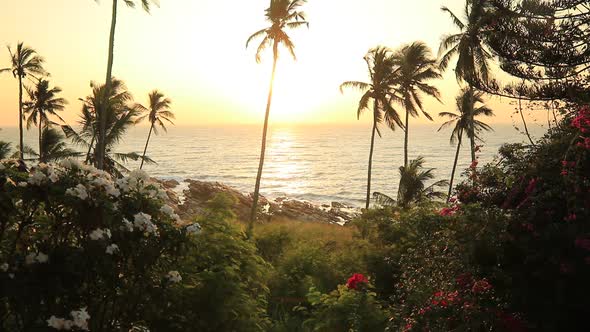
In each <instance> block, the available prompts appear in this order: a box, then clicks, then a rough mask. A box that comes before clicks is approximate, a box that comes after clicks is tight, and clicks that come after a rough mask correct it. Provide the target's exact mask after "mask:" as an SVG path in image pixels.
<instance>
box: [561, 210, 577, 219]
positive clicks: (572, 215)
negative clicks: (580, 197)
mask: <svg viewBox="0 0 590 332" xmlns="http://www.w3.org/2000/svg"><path fill="white" fill-rule="evenodd" d="M576 219H578V216H577V215H576V214H575V213H573V212H572V213H570V214H568V215H567V216H566V217H564V218H563V220H565V221H574V220H576Z"/></svg>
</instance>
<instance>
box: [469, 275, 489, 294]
mask: <svg viewBox="0 0 590 332" xmlns="http://www.w3.org/2000/svg"><path fill="white" fill-rule="evenodd" d="M490 289H492V285H490V283H489V282H488V281H487V279H485V278H484V279H481V280H479V281H476V282H475V283H474V284H473V287H472V288H471V291H472V292H474V293H484V292H487V291H488V290H490Z"/></svg>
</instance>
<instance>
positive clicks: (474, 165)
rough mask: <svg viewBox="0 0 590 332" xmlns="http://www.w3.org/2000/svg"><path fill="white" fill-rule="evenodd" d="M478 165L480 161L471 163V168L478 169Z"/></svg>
mask: <svg viewBox="0 0 590 332" xmlns="http://www.w3.org/2000/svg"><path fill="white" fill-rule="evenodd" d="M477 164H478V161H477V160H474V161H472V162H471V165H470V166H469V167H471V168H476V167H477Z"/></svg>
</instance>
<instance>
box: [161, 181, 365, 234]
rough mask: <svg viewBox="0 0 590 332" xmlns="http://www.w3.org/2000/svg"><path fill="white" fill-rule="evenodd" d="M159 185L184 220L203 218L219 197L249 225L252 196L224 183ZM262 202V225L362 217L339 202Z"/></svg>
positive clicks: (285, 199)
mask: <svg viewBox="0 0 590 332" xmlns="http://www.w3.org/2000/svg"><path fill="white" fill-rule="evenodd" d="M158 182H159V183H160V184H161V185H162V186H163V187H164V188H166V189H167V190H168V192H169V196H170V198H171V200H172V202H173V205H175V210H177V213H178V215H179V216H180V217H181V218H182V219H183V220H190V219H192V218H194V216H197V215H200V214H203V212H204V209H205V207H206V204H207V201H209V200H210V199H212V198H213V197H214V196H215V195H217V194H220V193H224V194H228V195H231V196H233V197H234V198H235V201H236V203H235V204H234V206H233V207H232V210H233V212H234V213H235V214H236V216H237V219H238V220H240V221H247V220H248V218H249V216H250V209H251V207H252V197H251V195H246V194H243V193H241V192H239V191H238V190H236V189H235V188H232V187H230V186H228V185H225V184H223V183H220V182H205V181H197V180H191V179H187V180H185V181H183V182H178V181H176V180H158ZM259 201H260V203H259V205H260V206H261V207H262V210H263V211H262V212H261V213H262V215H261V216H260V217H259V220H261V221H273V220H295V221H305V222H321V223H330V224H338V225H345V224H346V223H348V222H350V221H352V220H353V219H354V218H356V217H357V216H358V215H359V214H360V209H358V208H357V207H353V206H350V205H346V204H343V203H339V202H332V203H331V204H322V205H318V204H313V203H311V202H307V201H302V200H297V199H292V198H288V197H278V198H276V199H267V198H266V197H264V196H260V200H259Z"/></svg>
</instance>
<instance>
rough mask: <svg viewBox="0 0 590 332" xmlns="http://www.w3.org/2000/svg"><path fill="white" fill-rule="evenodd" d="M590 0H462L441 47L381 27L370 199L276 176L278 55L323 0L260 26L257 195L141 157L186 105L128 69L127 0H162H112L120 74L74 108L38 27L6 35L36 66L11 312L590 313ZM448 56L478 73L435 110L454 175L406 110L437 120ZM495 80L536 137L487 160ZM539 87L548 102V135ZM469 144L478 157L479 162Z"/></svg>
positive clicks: (527, 319)
mask: <svg viewBox="0 0 590 332" xmlns="http://www.w3.org/2000/svg"><path fill="white" fill-rule="evenodd" d="M586 2H587V1H580V0H546V1H545V0H464V3H465V7H464V13H462V14H463V15H456V13H454V12H453V11H451V10H450V9H448V8H447V7H442V8H441V11H442V13H444V14H445V15H448V16H449V18H450V20H451V22H452V23H453V25H454V28H455V30H454V31H453V32H452V33H451V34H449V35H445V36H443V38H442V41H441V44H440V47H439V52H438V53H437V54H436V55H435V53H434V52H433V51H432V50H431V49H430V48H429V47H428V46H427V45H426V44H424V43H423V42H420V41H416V42H413V43H409V44H406V45H400V46H399V47H397V48H389V47H387V46H383V45H377V46H375V47H373V48H371V49H370V50H369V51H368V52H367V54H366V56H365V57H364V58H363V60H364V62H365V63H366V65H367V66H366V69H367V72H366V74H367V78H366V80H365V81H346V82H344V83H342V84H341V86H340V88H341V91H343V90H345V89H356V90H358V91H360V94H359V97H360V98H359V100H358V104H357V105H356V106H357V107H356V113H357V118H360V115H361V114H362V113H364V112H366V113H369V114H371V115H372V117H371V120H372V121H371V128H372V129H371V131H370V132H367V134H366V140H367V151H366V152H367V157H368V159H367V178H366V180H367V181H366V195H365V200H364V201H363V202H364V204H365V207H364V208H362V209H360V210H358V209H355V208H352V207H350V206H346V205H343V204H341V203H337V202H333V203H331V204H329V205H320V206H316V205H313V204H311V203H309V202H304V201H299V200H293V199H289V198H277V199H274V200H270V201H269V200H267V199H266V198H264V197H263V196H261V195H260V192H261V183H262V182H261V179H262V177H263V176H264V174H265V173H264V160H265V157H266V143H267V137H266V136H267V132H268V128H269V127H270V126H272V121H270V120H269V119H271V117H270V114H271V102H272V96H273V82H274V77H275V69H276V65H277V62H278V61H279V60H281V59H282V58H284V55H285V54H284V53H286V54H287V55H291V56H292V57H293V58H294V57H295V51H294V49H295V44H294V41H293V40H291V38H290V36H289V35H288V34H287V32H288V31H290V29H292V28H298V27H304V26H308V21H307V19H306V15H305V13H304V12H302V11H301V10H302V9H303V7H306V6H308V5H309V6H311V5H312V4H311V1H310V3H309V4H308V3H307V1H305V0H270V1H269V6H268V8H267V9H266V11H265V18H266V21H267V27H266V28H264V29H262V30H259V31H258V32H255V33H254V34H253V35H252V36H251V37H250V38H249V39H248V41H247V42H246V46H248V44H249V42H250V41H252V40H253V39H256V38H260V39H261V42H260V44H259V45H258V48H257V50H256V60H257V61H260V59H261V53H262V52H263V51H265V50H266V49H268V48H270V49H272V55H273V58H272V59H273V67H272V68H273V69H272V76H271V79H270V86H269V90H268V91H269V93H268V97H267V103H266V109H265V120H264V124H263V127H262V129H263V130H262V135H261V142H260V157H259V158H258V162H259V167H258V170H257V174H256V184H255V187H254V191H253V193H252V194H251V195H250V194H243V193H240V192H239V191H237V190H235V189H233V188H231V187H229V186H226V185H224V184H222V183H214V182H203V181H196V180H186V181H185V183H183V184H181V183H178V182H175V181H160V180H157V179H153V178H150V176H149V174H148V173H146V172H145V171H143V170H141V167H142V166H144V165H145V164H151V163H154V160H153V159H152V158H150V156H149V155H147V153H148V152H149V151H150V149H149V148H150V142H152V141H153V140H154V139H156V137H154V136H152V134H153V135H156V134H158V132H159V130H160V129H162V130H164V131H166V125H167V124H172V120H173V119H174V113H173V104H172V101H171V100H170V99H168V98H167V97H166V96H165V95H164V94H163V93H162V92H159V90H153V91H152V92H151V93H150V94H149V95H148V104H145V106H144V105H141V104H139V103H137V101H136V100H134V99H133V97H132V94H131V92H130V91H129V90H128V89H127V87H126V85H125V83H124V81H123V80H121V79H117V78H114V77H113V69H114V67H113V64H114V63H115V54H116V52H115V46H116V45H115V35H116V26H117V24H118V23H117V22H118V21H117V19H118V11H119V10H121V9H123V8H122V7H123V6H122V5H125V6H127V7H131V8H134V7H136V6H141V7H142V9H143V10H144V11H146V12H149V11H150V9H151V8H152V6H153V5H158V4H159V1H156V0H151V1H150V0H123V1H119V0H112V18H111V26H110V30H109V34H108V36H109V44H108V45H109V48H108V55H107V59H108V60H107V70H106V78H105V81H104V83H98V82H92V83H91V86H90V88H91V91H90V92H89V94H88V95H87V97H85V98H82V99H80V101H81V102H82V107H81V110H80V112H79V118H78V123H77V124H76V125H73V126H72V125H69V124H67V123H65V121H63V119H62V117H61V115H60V114H61V112H63V110H64V105H65V104H66V101H65V100H64V99H62V98H61V97H59V94H60V93H61V89H60V88H58V87H56V86H54V85H53V84H52V83H51V82H49V81H48V79H47V77H48V76H49V75H48V72H47V70H46V68H44V66H45V61H44V59H43V58H42V57H41V56H40V55H39V54H38V53H37V52H36V51H35V50H34V49H33V48H31V47H29V46H27V45H25V44H24V43H22V42H19V43H18V44H17V47H16V48H14V49H13V48H10V47H9V48H8V53H9V55H10V66H9V67H7V68H3V69H0V73H2V72H7V73H9V74H12V76H13V78H14V79H15V81H16V82H17V83H18V87H19V95H18V99H19V103H18V112H16V106H15V112H14V113H15V115H16V114H18V124H19V128H18V132H19V133H18V146H17V147H15V149H14V150H16V151H14V150H13V148H12V146H11V144H9V143H6V142H0V330H1V331H9V332H13V331H14V332H30V331H43V332H54V331H75V332H81V331H93V332H111V331H112V332H150V331H154V332H163V331H166V332H185V331H198V332H208V331H211V332H214V331H215V332H217V331H239V332H242V331H244V332H258V331H260V332H263V331H270V332H291V331H293V332H313V331H322V332H324V331H325V332H341V331H350V332H377V331H399V332H420V331H493V332H525V331H535V332H536V331H539V332H553V331H586V330H588V317H590V306H588V295H589V294H590V282H588V281H589V280H590V223H589V221H590V106H589V104H590V81H589V80H588V77H589V76H590V66H588V64H589V63H590V41H589V40H588V38H587V37H588V36H589V35H590V7H588V5H587V3H586ZM318 19H319V18H318ZM120 23H123V24H125V23H126V22H120ZM417 23H420V22H417ZM310 33H311V31H310ZM285 51H287V52H285ZM338 56H341V55H340V54H338ZM360 60H361V59H359V61H360ZM281 61H282V60H281ZM451 67H452V69H453V70H454V72H455V75H456V80H457V83H458V84H459V86H460V87H461V92H460V94H459V95H458V96H457V97H456V99H455V100H456V103H455V105H452V107H449V109H447V110H446V111H445V112H441V113H439V115H440V116H442V117H446V118H447V120H448V121H447V122H445V123H443V125H442V126H441V127H440V129H439V130H442V129H444V128H446V127H448V128H450V129H451V133H450V137H449V138H450V139H449V142H450V144H451V145H452V147H453V148H454V149H456V150H455V152H454V155H449V164H451V161H452V165H453V168H452V171H451V174H450V178H449V180H448V181H447V180H446V179H445V180H438V181H436V180H435V179H434V174H433V169H432V168H430V167H428V164H427V163H426V162H425V160H424V158H423V157H422V156H417V157H416V158H415V159H413V160H411V159H410V158H409V157H408V156H409V153H408V152H409V151H411V150H414V149H416V145H415V144H414V143H415V142H412V141H410V140H409V131H410V128H412V130H414V128H415V126H414V125H411V121H414V120H412V118H414V117H418V116H424V117H425V118H427V119H429V120H432V116H431V115H430V113H429V111H430V110H428V109H426V107H425V106H424V105H425V104H424V98H433V99H435V100H440V92H439V91H438V89H437V87H436V86H435V85H434V82H435V80H437V79H440V78H441V77H442V75H443V73H444V72H445V70H447V69H449V68H451ZM115 68H116V67H115ZM502 73H503V74H502ZM506 75H508V76H509V77H510V78H511V79H508V80H507V81H504V82H502V81H500V80H499V79H498V77H506ZM25 93H26V94H27V95H28V96H25V95H24V94H25ZM490 96H501V97H504V98H509V99H511V100H513V101H517V105H518V106H517V109H516V112H517V113H518V115H519V116H520V118H521V120H522V122H523V126H524V130H525V134H526V135H527V137H528V138H529V143H530V144H504V145H502V146H501V147H500V148H499V150H498V157H497V158H496V159H495V160H494V161H493V162H489V163H483V162H480V160H479V158H478V156H479V154H480V153H481V151H480V148H481V147H480V145H479V144H480V142H481V140H482V134H483V132H487V131H492V130H493V128H492V127H491V126H490V125H488V124H486V123H485V122H484V121H486V119H487V117H490V116H493V115H494V110H492V109H491V108H489V107H488V106H486V104H485V103H486V99H485V97H490ZM293 97H297V95H296V94H295V92H294V96H293ZM523 102H524V103H525V106H523ZM527 107H530V108H532V109H535V111H537V112H546V115H547V120H548V123H547V124H548V127H549V129H548V130H547V132H546V134H545V135H544V136H543V137H541V138H539V139H537V140H534V139H533V138H532V137H530V132H529V127H528V126H527V124H526V118H525V117H524V114H523V109H526V108H527ZM544 114H545V113H544ZM353 115H354V114H351V116H353ZM142 120H148V121H149V124H150V129H149V133H148V134H147V137H146V140H145V143H143V142H142V144H141V149H142V150H141V151H142V152H141V153H139V152H134V151H121V150H119V148H120V147H121V144H119V143H120V142H121V141H122V140H124V139H125V137H126V134H127V133H128V130H129V129H130V128H133V126H135V125H137V124H138V123H139V122H141V121H142ZM24 125H26V126H27V128H29V127H33V126H34V127H35V130H36V131H37V133H38V138H39V140H38V142H35V145H36V148H37V149H35V148H33V147H30V146H26V145H25V144H24V135H25V131H24ZM383 130H392V131H393V130H401V131H403V134H404V135H403V136H404V138H403V150H402V149H400V151H403V162H402V160H401V158H400V160H399V161H396V164H395V165H400V164H401V166H399V168H398V172H397V173H396V172H395V170H394V169H393V167H392V179H393V181H399V182H398V183H399V186H398V190H397V193H387V192H374V191H372V190H371V184H372V182H371V181H372V175H373V173H372V172H373V158H374V157H375V156H374V153H373V152H374V149H375V147H376V146H375V141H376V140H377V139H380V138H381V135H382V131H383ZM66 140H69V141H71V142H72V143H74V144H75V145H77V147H78V150H73V149H70V148H69V147H68V145H67V143H66ZM465 145H466V146H465ZM386 148H387V147H386ZM389 148H391V147H389ZM462 148H463V149H467V150H469V152H470V157H471V158H470V159H471V164H470V165H469V167H467V168H466V169H465V170H460V169H458V166H457V165H458V157H457V156H458V155H459V153H460V151H461V149H462ZM401 155H402V154H401V153H400V156H401ZM179 157H181V156H179ZM129 161H136V162H137V163H140V169H136V170H130V169H128V165H129V164H128V162H129ZM392 166H393V165H392ZM337 167H345V166H341V165H338V166H337ZM461 171H463V174H464V175H465V178H464V179H462V180H461V181H457V182H458V183H455V182H454V180H455V175H456V174H457V173H458V172H461ZM252 177H254V175H252ZM364 189H365V188H364V186H363V191H364ZM262 192H263V190H262ZM394 194H395V195H394Z"/></svg>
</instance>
